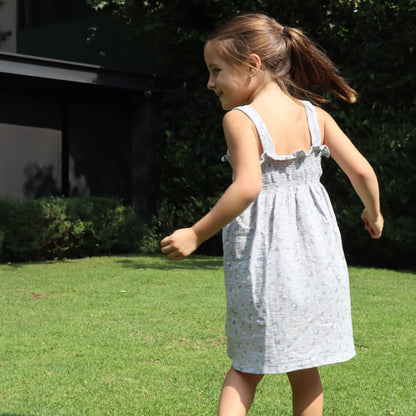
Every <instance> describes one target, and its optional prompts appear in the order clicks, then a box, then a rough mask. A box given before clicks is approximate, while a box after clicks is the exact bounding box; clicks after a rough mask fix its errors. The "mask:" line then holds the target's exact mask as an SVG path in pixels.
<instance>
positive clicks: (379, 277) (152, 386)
mask: <svg viewBox="0 0 416 416" xmlns="http://www.w3.org/2000/svg"><path fill="white" fill-rule="evenodd" d="M350 276H351V291H352V303H353V305H352V306H353V320H354V330H355V342H356V345H357V357H355V358H354V359H353V360H351V361H350V362H348V363H344V364H338V365H334V366H327V367H324V368H322V369H321V375H322V380H323V384H324V391H325V412H324V414H325V415H327V416H329V415H339V416H341V415H342V416H350V415H351V416H367V415H368V416H378V415H380V416H383V415H397V416H398V415H402V416H415V415H416V387H415V386H416V275H415V274H411V273H399V272H393V271H387V270H376V269H358V268H351V269H350ZM224 319H225V294H224V284H223V274H222V260H221V259H220V258H210V257H192V258H191V259H188V260H185V261H183V262H179V263H177V262H172V261H169V260H167V259H165V258H162V257H159V256H152V257H144V256H114V257H101V258H90V259H80V260H67V261H62V262H56V263H55V262H52V263H35V264H3V265H0V416H6V415H7V416H12V415H13V416H41V415H51V416H58V415H88V416H92V415H100V416H103V415H117V416H125V415H126V416H127V415H152V416H157V415H163V416H166V415H172V416H173V415H175V416H176V415H196V416H199V415H201V416H202V415H215V412H216V406H217V397H218V395H219V391H220V388H221V384H222V381H223V378H224V375H225V373H226V371H227V370H228V368H229V365H230V362H229V360H228V358H227V356H226V352H225V349H226V340H225V335H224ZM250 415H253V416H255V415H256V416H277V415H279V416H289V415H291V410H290V390H289V386H288V382H287V379H286V376H284V375H276V376H269V377H266V378H265V379H264V381H263V382H262V384H261V385H260V387H259V390H258V395H257V398H256V402H255V404H254V405H253V408H252V411H251V413H250Z"/></svg>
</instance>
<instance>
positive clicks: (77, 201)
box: [0, 197, 143, 262]
mask: <svg viewBox="0 0 416 416" xmlns="http://www.w3.org/2000/svg"><path fill="white" fill-rule="evenodd" d="M142 233H143V227H142V225H141V222H140V220H139V217H138V216H137V214H136V213H135V212H134V211H133V209H132V208H131V207H128V206H124V205H123V204H122V202H121V201H119V200H117V199H114V198H98V197H91V198H61V197H59V198H41V199H36V200H23V201H16V200H10V199H0V261H1V262H21V261H36V260H53V259H62V258H76V257H86V256H97V255H108V254H117V253H126V252H133V251H137V250H138V247H139V245H140V238H141V236H142Z"/></svg>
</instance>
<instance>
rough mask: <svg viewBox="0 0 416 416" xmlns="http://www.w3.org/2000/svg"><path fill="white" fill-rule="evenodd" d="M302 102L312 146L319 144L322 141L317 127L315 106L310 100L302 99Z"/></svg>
mask: <svg viewBox="0 0 416 416" xmlns="http://www.w3.org/2000/svg"><path fill="white" fill-rule="evenodd" d="M302 104H303V105H304V106H305V111H306V117H307V118H308V126H309V131H310V133H311V139H312V146H320V145H321V141H322V137H321V129H320V128H319V122H318V115H317V114H316V110H315V107H314V106H313V104H312V103H311V102H310V101H302Z"/></svg>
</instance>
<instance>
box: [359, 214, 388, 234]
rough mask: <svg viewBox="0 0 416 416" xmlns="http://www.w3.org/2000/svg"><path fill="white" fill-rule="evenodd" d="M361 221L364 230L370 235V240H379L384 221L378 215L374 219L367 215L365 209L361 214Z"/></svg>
mask: <svg viewBox="0 0 416 416" xmlns="http://www.w3.org/2000/svg"><path fill="white" fill-rule="evenodd" d="M361 219H362V220H363V221H364V226H365V229H366V230H367V231H368V232H369V233H370V235H371V237H372V238H380V237H381V233H382V231H383V226H384V219H383V216H382V215H381V214H379V215H378V216H377V217H376V218H375V219H374V218H371V217H370V215H369V214H368V211H367V208H365V209H364V211H363V213H362V214H361Z"/></svg>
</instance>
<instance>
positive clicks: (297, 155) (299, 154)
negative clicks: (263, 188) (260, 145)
mask: <svg viewBox="0 0 416 416" xmlns="http://www.w3.org/2000/svg"><path fill="white" fill-rule="evenodd" d="M319 152H320V153H321V154H322V156H325V157H330V155H331V154H330V151H329V148H328V146H327V145H326V144H323V145H319V146H311V148H310V149H309V151H308V152H305V150H303V149H300V150H296V152H293V153H292V154H291V155H277V154H270V153H269V152H264V153H262V155H261V157H260V164H263V163H264V162H265V160H266V159H271V160H275V161H279V162H285V161H291V160H295V159H304V158H305V157H308V156H309V155H310V154H312V153H315V154H317V153H319ZM221 161H222V162H230V152H229V151H228V150H227V153H226V154H225V155H224V156H222V157H221Z"/></svg>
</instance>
